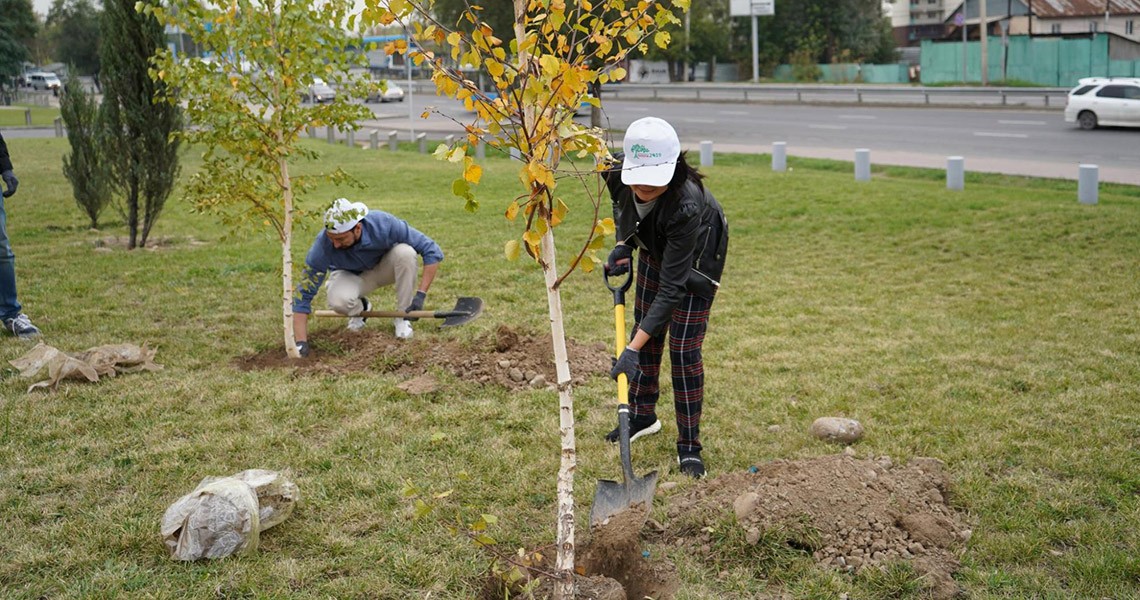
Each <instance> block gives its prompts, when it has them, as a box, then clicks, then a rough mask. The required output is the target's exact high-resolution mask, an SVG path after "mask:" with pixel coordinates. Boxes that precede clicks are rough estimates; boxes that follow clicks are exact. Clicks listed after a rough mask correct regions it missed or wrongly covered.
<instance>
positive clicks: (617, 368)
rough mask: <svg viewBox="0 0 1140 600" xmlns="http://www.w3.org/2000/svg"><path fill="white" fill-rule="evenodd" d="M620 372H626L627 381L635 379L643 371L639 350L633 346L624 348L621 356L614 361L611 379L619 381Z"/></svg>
mask: <svg viewBox="0 0 1140 600" xmlns="http://www.w3.org/2000/svg"><path fill="white" fill-rule="evenodd" d="M619 373H625V377H626V381H633V378H634V377H635V376H637V375H638V374H640V373H641V367H640V366H639V363H638V360H637V350H634V349H633V348H626V349H625V350H622V352H621V356H619V357H618V359H617V362H615V363H614V368H612V369H610V379H613V380H615V381H617V378H618V374H619Z"/></svg>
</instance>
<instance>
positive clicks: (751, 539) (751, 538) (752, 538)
mask: <svg viewBox="0 0 1140 600" xmlns="http://www.w3.org/2000/svg"><path fill="white" fill-rule="evenodd" d="M744 541H746V542H748V543H749V544H750V545H752V546H755V545H756V544H757V543H758V542H759V541H760V530H759V529H756V528H752V529H749V530H748V533H746V534H744Z"/></svg>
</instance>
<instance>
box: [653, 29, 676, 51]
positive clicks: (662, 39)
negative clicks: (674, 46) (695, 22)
mask: <svg viewBox="0 0 1140 600" xmlns="http://www.w3.org/2000/svg"><path fill="white" fill-rule="evenodd" d="M671 39H672V37H671V36H670V35H669V32H668V31H658V32H657V33H656V34H655V35H654V36H653V43H654V44H657V47H658V48H667V47H669V41H670V40H671Z"/></svg>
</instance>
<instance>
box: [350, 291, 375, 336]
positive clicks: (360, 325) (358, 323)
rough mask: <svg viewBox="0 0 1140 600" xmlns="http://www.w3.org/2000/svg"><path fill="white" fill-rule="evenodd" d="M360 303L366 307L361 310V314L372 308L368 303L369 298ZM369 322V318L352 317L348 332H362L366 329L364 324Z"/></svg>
mask: <svg viewBox="0 0 1140 600" xmlns="http://www.w3.org/2000/svg"><path fill="white" fill-rule="evenodd" d="M360 303H361V304H362V305H363V306H364V308H362V309H360V310H361V312H363V311H366V310H369V309H371V308H372V305H371V304H369V303H368V298H361V299H360ZM367 320H368V317H351V318H350V319H349V320H348V326H347V327H348V330H349V331H360V330H361V329H364V322H365V321H367Z"/></svg>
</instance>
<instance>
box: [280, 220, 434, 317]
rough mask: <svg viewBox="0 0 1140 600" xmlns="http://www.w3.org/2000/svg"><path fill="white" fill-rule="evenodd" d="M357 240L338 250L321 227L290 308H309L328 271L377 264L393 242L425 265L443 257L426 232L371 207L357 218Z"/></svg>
mask: <svg viewBox="0 0 1140 600" xmlns="http://www.w3.org/2000/svg"><path fill="white" fill-rule="evenodd" d="M360 225H361V228H360V241H358V242H356V243H355V244H353V245H352V247H351V248H345V249H343V250H337V249H336V247H334V246H333V243H332V240H330V239H329V236H327V235H325V232H324V230H323V229H322V230H321V231H320V232H319V233H317V239H316V240H314V241H313V246H312V247H311V248H309V254H308V255H306V256H305V270H304V271H303V272H302V273H301V281H300V283H298V284H297V293H296V294H294V295H293V312H298V313H304V314H309V313H310V312H312V302H313V298H314V297H316V295H317V292H318V291H320V289H321V284H322V283H324V281H325V276H326V275H327V274H328V272H329V271H341V270H343V271H350V272H352V273H355V274H357V275H359V274H361V273H363V272H364V271H367V270H369V269H371V268H372V267H375V266H376V265H378V264H380V259H381V258H383V257H384V255H385V254H387V252H388V250H391V249H392V246H395V245H396V244H407V245H409V246H411V247H412V248H415V250H416V254H419V255H420V256H422V257H423V260H424V265H434V264H436V263H438V262H440V261H442V260H443V250H441V249H440V248H439V244H437V243H435V241H433V240H432V239H431V238H429V237H428V236H426V235H424V234H422V233H420V232H419V231H417V230H416V229H415V228H414V227H412V226H411V225H408V223H407V222H406V221H404V220H403V219H400V218H398V217H395V216H393V215H390V214H388V213H386V212H384V211H381V210H370V211H368V214H367V215H364V218H363V219H361V220H360Z"/></svg>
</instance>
